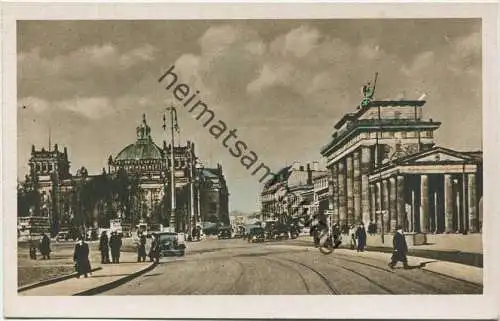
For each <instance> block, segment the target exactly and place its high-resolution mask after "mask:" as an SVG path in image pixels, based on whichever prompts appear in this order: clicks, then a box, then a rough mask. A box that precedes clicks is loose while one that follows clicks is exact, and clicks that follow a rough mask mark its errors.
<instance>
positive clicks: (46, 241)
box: [39, 233, 51, 260]
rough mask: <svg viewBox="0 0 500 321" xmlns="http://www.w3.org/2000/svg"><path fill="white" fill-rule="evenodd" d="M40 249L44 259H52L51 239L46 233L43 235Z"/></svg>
mask: <svg viewBox="0 0 500 321" xmlns="http://www.w3.org/2000/svg"><path fill="white" fill-rule="evenodd" d="M39 249H40V253H41V254H42V259H44V260H47V259H50V252H51V249H50V238H49V237H48V236H47V234H45V233H43V235H42V238H41V239H40V245H39Z"/></svg>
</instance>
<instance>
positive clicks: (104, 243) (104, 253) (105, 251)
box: [99, 231, 109, 264]
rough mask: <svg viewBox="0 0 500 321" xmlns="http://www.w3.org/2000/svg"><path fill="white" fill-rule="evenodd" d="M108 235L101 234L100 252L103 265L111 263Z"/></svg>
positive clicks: (104, 232)
mask: <svg viewBox="0 0 500 321" xmlns="http://www.w3.org/2000/svg"><path fill="white" fill-rule="evenodd" d="M108 242H109V240H108V234H107V233H106V231H103V232H102V233H101V239H100V240H99V251H101V264H107V263H109V246H108Z"/></svg>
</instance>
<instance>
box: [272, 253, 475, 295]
mask: <svg viewBox="0 0 500 321" xmlns="http://www.w3.org/2000/svg"><path fill="white" fill-rule="evenodd" d="M273 246H276V247H282V248H287V247H295V248H296V247H297V246H301V247H304V245H284V244H276V245H273ZM306 247H307V248H308V250H310V251H313V252H314V251H318V253H319V250H318V249H317V248H315V247H313V246H306ZM334 253H338V254H342V255H348V256H351V257H367V258H373V259H377V260H381V261H384V262H387V263H389V262H390V260H391V256H392V254H390V253H384V252H372V251H364V252H356V251H353V250H350V249H345V248H340V249H336V250H335V252H334ZM324 257H325V258H328V255H325V256H324ZM400 264H401V263H400ZM408 265H410V267H416V268H418V269H421V270H426V271H430V272H433V273H437V274H441V275H444V276H447V277H450V278H453V279H458V280H461V281H465V282H469V283H474V284H477V285H483V269H482V268H479V267H474V266H469V265H464V264H459V263H453V262H447V261H439V260H432V259H426V258H422V257H415V256H408Z"/></svg>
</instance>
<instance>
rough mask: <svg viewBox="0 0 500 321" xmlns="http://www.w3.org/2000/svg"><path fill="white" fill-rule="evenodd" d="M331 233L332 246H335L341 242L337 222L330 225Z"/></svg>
mask: <svg viewBox="0 0 500 321" xmlns="http://www.w3.org/2000/svg"><path fill="white" fill-rule="evenodd" d="M332 235H333V241H334V247H335V248H337V247H339V246H340V245H341V244H342V231H341V230H340V226H339V225H338V224H337V223H335V224H334V225H333V227H332Z"/></svg>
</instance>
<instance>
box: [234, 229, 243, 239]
mask: <svg viewBox="0 0 500 321" xmlns="http://www.w3.org/2000/svg"><path fill="white" fill-rule="evenodd" d="M244 237H245V227H244V226H238V227H237V228H236V232H235V233H234V238H235V239H241V238H244Z"/></svg>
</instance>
